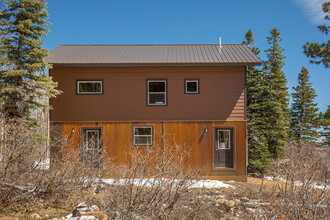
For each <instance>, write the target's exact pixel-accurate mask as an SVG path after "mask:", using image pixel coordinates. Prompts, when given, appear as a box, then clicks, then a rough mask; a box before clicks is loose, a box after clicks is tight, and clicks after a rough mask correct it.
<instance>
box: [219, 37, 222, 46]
mask: <svg viewBox="0 0 330 220" xmlns="http://www.w3.org/2000/svg"><path fill="white" fill-rule="evenodd" d="M221 47H222V45H221V37H219V48H221Z"/></svg>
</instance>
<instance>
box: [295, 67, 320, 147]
mask: <svg viewBox="0 0 330 220" xmlns="http://www.w3.org/2000/svg"><path fill="white" fill-rule="evenodd" d="M293 89H294V91H295V92H293V93H292V98H293V102H292V107H291V118H292V120H291V131H292V132H293V138H294V140H295V141H297V142H299V143H301V142H304V143H308V142H311V141H315V140H316V138H317V137H318V132H317V128H319V124H320V123H319V115H318V113H317V112H318V110H319V109H318V108H317V107H316V106H317V104H316V103H314V99H315V97H316V93H315V89H314V88H313V87H312V83H311V82H310V80H309V74H308V70H307V69H306V68H305V67H302V69H301V72H300V73H299V74H298V85H297V86H296V87H293Z"/></svg>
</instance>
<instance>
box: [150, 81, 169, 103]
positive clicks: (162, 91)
mask: <svg viewBox="0 0 330 220" xmlns="http://www.w3.org/2000/svg"><path fill="white" fill-rule="evenodd" d="M166 83H167V82H166V80H147V99H148V100H147V105H166V104H167V103H166V93H167V91H166V90H167V89H166V87H167V85H166Z"/></svg>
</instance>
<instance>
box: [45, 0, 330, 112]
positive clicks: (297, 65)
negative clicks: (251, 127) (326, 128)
mask: <svg viewBox="0 0 330 220" xmlns="http://www.w3.org/2000/svg"><path fill="white" fill-rule="evenodd" d="M321 3H322V0H276V1H274V0H226V1H225V0H93V1H92V0H48V12H49V13H50V22H52V25H51V26H50V30H51V32H50V33H49V34H48V36H47V37H45V38H44V46H45V47H46V48H47V49H49V50H51V49H53V48H55V47H56V46H58V45H60V44H216V43H218V41H219V37H220V36H221V38H222V43H224V44H226V43H241V42H242V41H243V40H244V35H245V33H246V32H247V31H248V30H249V28H251V29H252V31H253V32H254V35H255V40H256V43H257V46H258V47H259V48H260V50H261V53H260V54H259V57H260V58H261V59H263V60H265V59H266V57H265V53H264V50H265V49H267V48H268V44H267V41H266V38H267V36H269V31H270V30H271V29H272V28H273V27H277V28H278V29H279V31H280V33H281V37H282V42H281V43H280V45H281V46H282V47H283V48H285V50H284V52H283V54H284V55H285V56H286V59H285V60H284V62H285V63H286V65H285V67H284V69H283V70H284V72H285V74H286V76H287V78H288V87H289V92H290V93H291V92H292V86H295V85H296V83H297V74H298V73H299V72H300V70H301V67H302V66H305V67H306V68H307V69H308V70H309V72H310V75H311V81H312V82H313V86H314V88H315V90H316V92H317V94H318V97H317V98H316V102H318V103H319V104H318V107H319V108H320V110H321V111H325V110H326V108H327V105H330V71H329V69H325V67H323V66H321V65H315V64H309V61H308V59H307V58H306V56H305V55H304V54H303V52H302V51H303V50H302V45H303V44H304V43H305V42H306V41H318V42H325V41H326V40H328V38H329V37H328V36H326V35H325V34H322V33H321V32H319V31H318V29H317V25H319V24H323V23H324V22H325V21H324V20H323V17H324V16H323V14H322V11H321ZM328 24H329V23H328Z"/></svg>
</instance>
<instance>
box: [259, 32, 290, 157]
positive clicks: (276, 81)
mask: <svg viewBox="0 0 330 220" xmlns="http://www.w3.org/2000/svg"><path fill="white" fill-rule="evenodd" d="M281 40H282V39H281V37H280V33H279V31H278V29H277V28H273V29H272V30H271V31H270V36H269V37H267V41H268V44H269V45H270V48H269V49H267V50H265V52H266V55H267V59H268V60H267V61H266V62H265V63H264V69H263V71H264V74H265V75H264V77H265V80H266V84H265V87H264V97H265V109H264V118H265V123H264V125H263V129H262V130H263V132H264V135H265V137H266V140H267V145H268V149H269V152H270V154H271V155H272V157H273V158H279V157H281V156H283V155H284V150H285V146H286V143H287V141H288V127H289V119H290V116H289V108H288V103H289V98H288V87H287V86H286V84H287V79H286V77H285V74H284V72H283V71H282V68H283V66H284V65H285V64H284V62H283V59H284V58H285V56H284V55H283V54H282V51H283V50H284V49H282V48H281V47H280V45H279V42H281Z"/></svg>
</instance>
